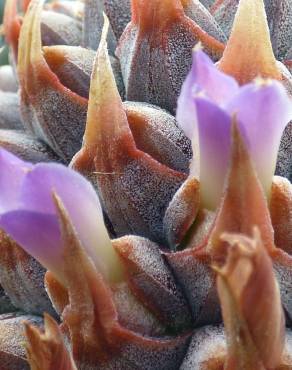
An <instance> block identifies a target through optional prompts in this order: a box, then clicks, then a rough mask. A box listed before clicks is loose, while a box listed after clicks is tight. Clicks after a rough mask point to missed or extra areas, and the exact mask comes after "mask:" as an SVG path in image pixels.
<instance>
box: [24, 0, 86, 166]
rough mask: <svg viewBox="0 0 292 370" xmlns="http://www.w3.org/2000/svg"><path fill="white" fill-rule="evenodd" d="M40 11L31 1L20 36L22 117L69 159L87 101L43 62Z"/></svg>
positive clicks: (35, 1) (81, 127)
mask: <svg viewBox="0 0 292 370" xmlns="http://www.w3.org/2000/svg"><path fill="white" fill-rule="evenodd" d="M41 11H42V0H33V1H32V2H31V4H30V6H29V8H28V10H27V13H26V15H25V17H24V21H23V25H22V28H21V34H20V39H19V64H18V75H19V81H20V88H21V110H22V117H23V121H24V124H25V126H26V129H27V130H29V132H31V133H32V134H34V135H36V136H37V137H38V138H40V139H42V140H44V141H45V142H46V143H47V144H48V145H49V146H50V147H51V148H52V149H53V150H54V151H55V152H56V153H57V154H58V155H59V156H60V157H61V158H62V159H63V160H65V161H68V160H70V159H71V158H72V156H73V155H74V154H75V152H76V151H77V150H78V149H79V148H80V146H81V141H82V140H81V138H82V135H83V131H84V124H85V117H86V110H87V100H86V99H84V98H82V97H81V96H79V95H77V94H76V93H74V92H72V91H70V90H69V89H67V88H66V87H65V86H63V85H62V83H61V82H60V81H59V79H58V78H57V76H56V75H55V74H54V73H53V72H52V71H51V70H50V68H49V66H48V64H47V63H46V61H45V59H44V57H43V55H42V50H41V46H42V45H41V30H40V16H41ZM52 107H54V108H53V109H52Z"/></svg>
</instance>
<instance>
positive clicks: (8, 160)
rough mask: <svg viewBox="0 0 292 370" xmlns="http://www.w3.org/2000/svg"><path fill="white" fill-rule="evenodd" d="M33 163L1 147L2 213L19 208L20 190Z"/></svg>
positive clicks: (0, 191)
mask: <svg viewBox="0 0 292 370" xmlns="http://www.w3.org/2000/svg"><path fill="white" fill-rule="evenodd" d="M31 168H32V165H31V164H30V163H28V162H24V161H22V160H21V159H19V158H17V157H15V156H14V155H13V154H11V153H9V152H7V151H6V150H4V149H0V213H3V212H7V211H8V210H11V209H13V208H17V202H18V195H19V190H20V187H21V184H22V181H23V179H24V177H25V176H26V174H27V173H28V172H29V171H30V170H31Z"/></svg>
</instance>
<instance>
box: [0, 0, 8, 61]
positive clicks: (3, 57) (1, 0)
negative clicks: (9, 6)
mask: <svg viewBox="0 0 292 370" xmlns="http://www.w3.org/2000/svg"><path fill="white" fill-rule="evenodd" d="M4 4H5V0H0V24H1V25H2V22H3V9H4ZM0 29H1V38H0V50H1V53H0V65H3V64H8V48H7V47H4V49H2V46H4V45H5V44H4V37H3V35H2V27H1V28H0Z"/></svg>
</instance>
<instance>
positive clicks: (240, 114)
mask: <svg viewBox="0 0 292 370" xmlns="http://www.w3.org/2000/svg"><path fill="white" fill-rule="evenodd" d="M291 103H292V101H291V99H290V98H289V97H288V95H287V93H286V92H285V89H284V87H283V86H282V85H281V84H280V83H279V82H276V81H270V80H268V81H265V80H260V79H258V80H256V81H255V82H254V83H251V84H247V85H244V86H242V87H239V85H238V83H237V81H236V80H235V79H233V78H232V77H230V76H228V75H226V74H224V73H222V72H220V71H219V70H218V69H217V68H216V66H215V65H214V64H213V63H212V61H211V60H210V59H209V58H208V56H207V55H206V54H204V53H203V52H202V51H201V50H199V49H195V51H194V53H193V66H192V69H191V71H190V73H189V75H188V77H187V79H186V81H185V83H184V85H183V88H182V92H181V95H180V98H179V100H178V110H177V119H178V122H179V124H180V126H181V127H182V128H183V129H184V131H185V133H186V134H187V135H188V136H189V138H191V139H192V140H193V143H194V146H195V147H197V143H198V144H199V148H197V150H195V154H194V157H193V162H196V161H198V157H197V156H196V152H197V153H198V152H199V153H198V154H199V166H198V165H196V163H194V164H193V166H192V167H193V173H194V175H198V174H197V173H195V171H196V169H198V167H199V178H200V183H201V195H202V202H203V205H204V206H205V207H207V208H209V209H215V208H216V206H217V205H218V202H219V200H220V197H221V194H222V188H223V183H224V179H225V176H226V173H227V168H228V162H229V156H230V130H231V123H232V121H233V120H234V119H235V120H236V121H237V122H238V125H239V129H240V131H241V134H242V136H243V137H244V140H245V142H246V145H247V146H248V149H249V151H250V153H251V156H252V159H253V161H254V164H255V166H256V170H257V173H258V176H259V179H260V181H261V183H262V186H263V188H264V190H265V192H266V194H267V195H269V193H270V188H271V184H272V178H273V175H274V173H275V167H276V160H277V154H278V149H279V145H280V139H281V137H282V134H283V131H284V129H285V126H286V125H287V123H288V122H289V121H290V120H291V119H292V104H291ZM197 171H198V170H197Z"/></svg>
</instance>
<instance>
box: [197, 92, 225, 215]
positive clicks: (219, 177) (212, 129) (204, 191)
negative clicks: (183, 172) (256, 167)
mask: <svg viewBox="0 0 292 370" xmlns="http://www.w3.org/2000/svg"><path fill="white" fill-rule="evenodd" d="M196 105H197V115H198V131H199V141H200V183H201V199H202V204H203V206H204V207H206V208H209V209H214V208H216V206H217V205H218V203H219V200H220V198H221V196H222V191H223V185H224V180H225V176H226V173H227V168H228V164H229V157H230V144H231V117H230V116H229V115H228V114H227V113H226V112H224V111H223V110H222V109H221V108H219V107H218V106H216V105H215V104H214V103H212V102H211V101H209V100H208V99H205V98H200V97H197V98H196Z"/></svg>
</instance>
